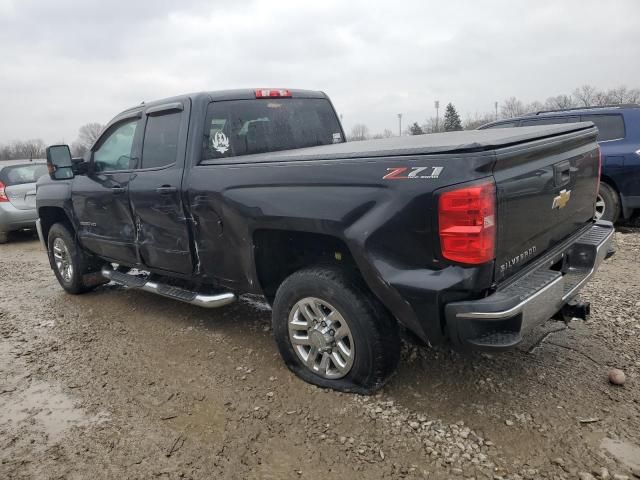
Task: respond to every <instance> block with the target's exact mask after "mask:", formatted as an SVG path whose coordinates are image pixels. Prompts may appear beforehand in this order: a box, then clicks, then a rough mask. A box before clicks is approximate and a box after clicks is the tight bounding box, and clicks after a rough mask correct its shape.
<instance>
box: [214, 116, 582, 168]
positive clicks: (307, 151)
mask: <svg viewBox="0 0 640 480" xmlns="http://www.w3.org/2000/svg"><path fill="white" fill-rule="evenodd" d="M592 126H593V124H592V123H591V122H581V123H568V124H562V125H544V126H535V127H520V128H497V129H489V130H465V131H459V132H444V133H434V134H428V135H413V136H403V137H391V138H382V139H376V140H364V141H356V142H344V143H336V144H334V145H323V146H319V147H310V148H299V149H295V150H283V151H279V152H270V153H261V154H255V155H244V156H241V157H230V158H224V159H217V160H206V161H204V162H203V164H205V165H206V164H218V165H219V164H234V163H263V162H286V161H304V160H332V159H346V158H371V157H396V156H403V155H435V154H451V153H472V152H484V151H490V150H495V149H499V148H504V147H509V146H513V145H518V144H522V143H526V142H530V141H534V140H540V139H544V138H549V137H556V136H560V135H563V134H566V133H572V132H578V131H581V130H586V129H588V128H591V127H592Z"/></svg>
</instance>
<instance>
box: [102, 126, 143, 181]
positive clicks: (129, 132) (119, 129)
mask: <svg viewBox="0 0 640 480" xmlns="http://www.w3.org/2000/svg"><path fill="white" fill-rule="evenodd" d="M138 123H139V120H138V119H135V120H128V121H126V122H124V123H121V124H120V125H118V126H116V127H115V128H113V129H111V131H110V132H108V133H107V134H106V136H105V137H103V139H102V140H101V141H100V146H99V147H98V149H97V150H95V151H94V152H93V162H94V165H95V171H96V172H109V171H113V170H128V169H130V168H131V149H132V147H133V138H134V136H135V134H136V128H137V127H138Z"/></svg>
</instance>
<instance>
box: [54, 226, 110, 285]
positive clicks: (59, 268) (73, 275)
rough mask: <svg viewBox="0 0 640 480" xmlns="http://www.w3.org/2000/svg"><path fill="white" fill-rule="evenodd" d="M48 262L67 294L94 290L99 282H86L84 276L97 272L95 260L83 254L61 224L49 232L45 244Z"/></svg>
mask: <svg viewBox="0 0 640 480" xmlns="http://www.w3.org/2000/svg"><path fill="white" fill-rule="evenodd" d="M47 250H48V252H49V262H50V263H51V268H52V269H53V271H54V273H55V275H56V278H57V279H58V282H59V283H60V285H61V286H62V288H64V289H65V290H66V291H67V292H69V293H73V294H78V293H84V292H88V291H89V290H92V289H93V288H95V287H96V286H97V285H98V284H99V282H95V281H92V282H90V283H89V282H86V281H85V279H86V275H87V274H89V273H93V272H96V271H98V270H99V268H98V265H97V262H96V260H95V259H93V258H91V257H89V256H88V255H87V254H85V253H84V252H83V251H82V249H81V248H80V246H79V245H78V243H77V241H76V239H75V236H74V235H73V234H72V233H71V232H70V231H69V229H68V227H67V226H66V225H65V224H63V223H56V224H55V225H53V226H52V227H51V229H50V230H49V238H48V242H47Z"/></svg>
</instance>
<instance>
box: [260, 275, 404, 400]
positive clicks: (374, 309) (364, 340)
mask: <svg viewBox="0 0 640 480" xmlns="http://www.w3.org/2000/svg"><path fill="white" fill-rule="evenodd" d="M306 297H314V298H317V299H320V300H322V301H325V302H328V303H330V304H331V305H332V306H334V307H335V308H336V309H337V310H338V311H339V313H340V314H341V315H342V317H344V319H345V320H346V322H347V324H348V327H349V329H350V331H351V334H352V337H353V343H354V348H355V350H354V358H353V364H352V366H351V368H350V370H349V372H348V373H347V374H346V375H344V376H343V377H342V378H338V379H328V378H325V377H323V376H321V375H319V374H317V373H315V372H313V371H312V370H311V369H310V368H308V367H307V366H306V365H305V364H304V362H303V361H302V359H300V358H299V357H298V355H297V354H296V352H295V351H294V348H293V345H292V343H291V339H290V337H289V325H288V324H289V314H290V313H291V312H292V309H294V307H295V305H296V303H297V302H298V301H300V300H302V299H304V298H306ZM272 321H273V332H274V336H275V339H276V342H277V344H278V348H279V350H280V354H281V355H282V358H283V359H284V361H285V363H286V364H287V366H288V367H289V369H290V370H291V371H292V372H293V373H295V374H296V375H297V376H299V377H300V378H302V379H303V380H304V381H306V382H309V383H312V384H314V385H318V386H320V387H324V388H332V389H335V390H340V391H343V392H354V393H360V394H366V395H368V394H371V393H374V392H375V391H376V390H378V389H379V388H380V387H382V386H383V385H384V384H385V382H386V381H387V380H388V379H389V377H390V376H391V374H392V373H393V372H395V370H396V367H397V365H398V361H399V359H400V337H399V333H398V324H397V322H396V321H395V319H394V318H393V317H392V316H391V315H390V314H389V312H388V311H387V310H386V308H385V307H384V306H383V305H382V304H381V303H380V301H379V300H378V299H377V298H376V297H375V296H374V295H373V294H372V293H371V292H370V291H369V289H368V288H367V287H366V285H365V284H364V282H363V281H362V279H361V278H360V277H359V276H358V275H356V274H351V273H347V272H346V271H344V270H343V269H340V268H336V267H331V266H317V267H311V268H306V269H304V270H299V271H297V272H295V273H293V274H292V275H291V276H289V277H288V278H287V279H286V280H285V281H284V282H283V283H282V285H280V287H279V288H278V291H277V293H276V297H275V301H274V304H273V317H272Z"/></svg>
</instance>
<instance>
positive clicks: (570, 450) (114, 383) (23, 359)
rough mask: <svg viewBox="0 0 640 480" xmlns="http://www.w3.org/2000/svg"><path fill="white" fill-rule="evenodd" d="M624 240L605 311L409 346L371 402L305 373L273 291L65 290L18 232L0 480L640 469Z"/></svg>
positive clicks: (635, 265)
mask: <svg viewBox="0 0 640 480" xmlns="http://www.w3.org/2000/svg"><path fill="white" fill-rule="evenodd" d="M616 241H617V246H618V252H617V254H616V255H615V256H614V257H613V258H611V259H610V260H608V261H607V262H606V264H605V265H604V266H603V267H602V269H601V270H600V272H599V273H598V274H597V276H596V278H595V279H594V280H593V281H592V282H591V283H590V285H589V286H588V287H587V289H586V290H585V292H584V295H583V297H584V298H586V299H587V300H590V301H591V306H592V316H591V319H590V321H588V322H583V321H579V320H574V321H572V322H571V323H570V324H569V325H568V326H567V325H565V324H564V323H561V322H549V323H548V324H546V325H545V326H544V327H543V328H541V329H540V330H539V331H537V332H535V334H534V335H532V336H531V337H529V338H527V341H526V342H525V344H523V345H521V346H520V347H519V348H518V349H517V350H515V351H512V352H509V353H503V354H491V355H488V354H481V353H478V354H466V355H462V354H459V353H455V352H453V351H451V350H449V349H448V348H441V347H439V348H427V347H418V346H414V345H409V344H405V345H404V346H403V359H402V362H401V365H400V368H399V371H398V374H397V375H395V376H394V377H393V378H392V379H391V381H390V382H389V384H388V385H387V386H386V387H385V388H384V389H383V390H382V391H381V392H380V394H378V395H376V396H373V397H361V396H357V395H347V394H340V393H336V392H332V391H325V390H322V389H318V388H315V387H312V386H310V385H307V384H305V383H303V382H302V381H300V380H298V379H297V378H296V377H294V376H293V375H292V374H291V373H290V372H289V371H288V370H287V369H286V368H285V366H284V365H283V363H282V362H281V360H280V358H279V355H278V352H277V350H276V347H275V344H274V341H273V339H272V337H271V329H270V314H269V310H268V307H266V305H264V304H263V303H262V302H261V301H260V299H257V298H243V299H242V301H240V302H238V303H236V304H235V305H232V306H229V307H226V308H223V309H220V310H214V311H209V310H204V309H200V308H197V307H192V306H189V305H185V304H181V303H177V302H174V301H171V300H166V299H163V298H160V297H157V296H153V295H152V294H148V293H144V292H140V291H132V290H126V289H123V288H120V287H116V286H109V285H107V286H104V287H101V288H99V289H98V290H96V291H95V292H93V293H90V294H86V295H82V296H71V295H67V294H65V293H64V292H63V291H62V289H61V288H60V287H59V286H58V284H57V282H56V280H55V278H54V276H53V274H52V272H51V271H50V269H49V267H48V264H47V261H46V257H45V254H44V252H43V251H42V250H41V249H40V246H39V244H38V242H37V240H35V239H34V238H33V236H30V235H18V236H15V237H14V238H13V239H12V242H11V243H9V244H7V245H0V260H1V261H0V478H2V479H4V478H20V479H23V478H70V479H76V478H77V479H88V478H92V479H94V478H96V479H101V478H118V479H123V478H198V479H201V478H216V479H218V478H229V479H236V478H238V479H244V478H248V479H286V478H294V479H314V478H324V479H329V478H342V479H344V478H368V479H373V478H431V479H440V478H452V477H453V478H463V477H465V478H489V479H500V478H505V479H506V478H512V479H518V478H562V479H565V478H566V479H569V478H587V479H588V478H592V477H591V476H593V477H596V478H609V477H611V478H614V476H615V475H617V476H618V477H617V478H625V476H628V477H629V478H632V477H633V470H634V468H636V469H638V468H640V466H638V464H640V450H639V449H638V446H640V340H639V337H640V295H639V292H640V229H622V231H620V232H618V233H617V234H616ZM610 367H617V368H620V369H622V370H624V371H625V373H626V376H627V382H626V384H625V385H624V386H622V387H616V386H613V385H610V384H609V383H608V381H607V373H608V370H609V368H610ZM636 473H637V474H638V475H640V470H636Z"/></svg>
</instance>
